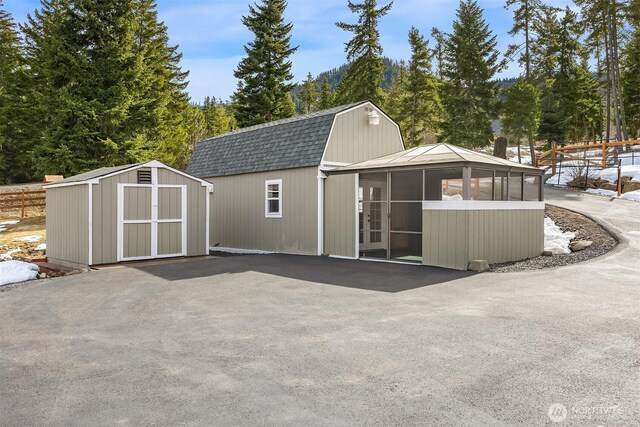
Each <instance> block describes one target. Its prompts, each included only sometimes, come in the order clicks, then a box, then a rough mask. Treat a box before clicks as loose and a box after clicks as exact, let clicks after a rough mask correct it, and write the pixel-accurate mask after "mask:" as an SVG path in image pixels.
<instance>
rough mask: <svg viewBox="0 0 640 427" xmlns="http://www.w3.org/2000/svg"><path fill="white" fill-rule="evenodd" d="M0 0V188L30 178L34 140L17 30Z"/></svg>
mask: <svg viewBox="0 0 640 427" xmlns="http://www.w3.org/2000/svg"><path fill="white" fill-rule="evenodd" d="M3 7H4V5H3V3H2V1H1V0H0V184H6V183H10V182H25V181H29V180H31V179H32V178H33V170H32V167H31V162H30V159H29V154H28V153H29V152H30V151H31V149H32V147H33V142H34V141H35V138H34V137H33V135H32V132H35V130H36V128H35V127H34V126H33V122H32V118H31V117H30V116H29V112H28V109H27V105H26V104H25V102H24V95H25V85H26V84H27V81H26V80H25V67H24V58H23V56H22V52H21V46H20V37H19V34H18V28H17V26H16V24H15V23H14V21H13V19H12V18H11V15H9V13H7V12H6V11H5V10H4V9H3Z"/></svg>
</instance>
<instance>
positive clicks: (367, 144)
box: [323, 104, 404, 163]
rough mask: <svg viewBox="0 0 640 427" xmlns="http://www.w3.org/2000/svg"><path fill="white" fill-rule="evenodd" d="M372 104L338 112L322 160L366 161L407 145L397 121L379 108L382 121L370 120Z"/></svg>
mask: <svg viewBox="0 0 640 427" xmlns="http://www.w3.org/2000/svg"><path fill="white" fill-rule="evenodd" d="M371 108H372V107H371V106H370V105H368V104H365V105H362V106H360V107H357V108H356V109H354V110H351V111H348V112H346V113H343V114H339V115H337V116H336V118H335V122H334V124H333V131H332V132H331V137H330V138H329V141H328V143H327V148H326V151H325V155H324V158H323V161H326V162H344V163H356V162H363V161H365V160H370V159H373V158H376V157H380V156H384V155H386V154H391V153H395V152H397V151H400V150H402V149H403V148H404V146H403V144H402V137H401V136H400V132H399V130H398V127H397V125H396V124H395V123H394V122H393V121H391V120H390V119H388V118H387V117H385V116H384V115H383V114H382V113H381V112H380V110H377V111H378V114H379V115H380V123H379V124H378V125H376V126H374V125H370V124H369V116H368V113H369V112H368V111H367V109H369V110H370V109H371Z"/></svg>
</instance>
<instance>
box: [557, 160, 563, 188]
mask: <svg viewBox="0 0 640 427" xmlns="http://www.w3.org/2000/svg"><path fill="white" fill-rule="evenodd" d="M561 177H562V162H560V168H559V169H558V185H560V178H561Z"/></svg>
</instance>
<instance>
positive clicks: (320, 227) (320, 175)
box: [316, 168, 326, 255]
mask: <svg viewBox="0 0 640 427" xmlns="http://www.w3.org/2000/svg"><path fill="white" fill-rule="evenodd" d="M325 179H326V175H324V174H323V173H322V171H321V170H320V169H319V168H318V188H317V190H316V191H317V192H318V225H317V229H318V239H317V245H316V246H317V249H318V255H322V252H323V251H324V180H325Z"/></svg>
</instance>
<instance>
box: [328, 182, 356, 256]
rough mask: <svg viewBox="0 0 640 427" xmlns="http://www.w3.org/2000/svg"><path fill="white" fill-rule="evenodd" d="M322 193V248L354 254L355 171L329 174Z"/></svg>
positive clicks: (330, 253)
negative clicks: (352, 173) (350, 173)
mask: <svg viewBox="0 0 640 427" xmlns="http://www.w3.org/2000/svg"><path fill="white" fill-rule="evenodd" d="M324 193H325V199H324V252H325V253H326V254H329V255H337V256H344V257H356V256H357V254H356V243H355V239H356V225H355V221H356V214H355V208H356V205H355V203H356V201H355V200H356V193H355V175H331V176H329V177H328V178H327V179H326V180H325V182H324Z"/></svg>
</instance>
